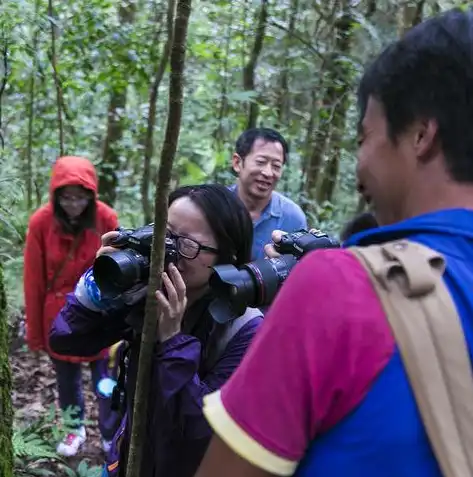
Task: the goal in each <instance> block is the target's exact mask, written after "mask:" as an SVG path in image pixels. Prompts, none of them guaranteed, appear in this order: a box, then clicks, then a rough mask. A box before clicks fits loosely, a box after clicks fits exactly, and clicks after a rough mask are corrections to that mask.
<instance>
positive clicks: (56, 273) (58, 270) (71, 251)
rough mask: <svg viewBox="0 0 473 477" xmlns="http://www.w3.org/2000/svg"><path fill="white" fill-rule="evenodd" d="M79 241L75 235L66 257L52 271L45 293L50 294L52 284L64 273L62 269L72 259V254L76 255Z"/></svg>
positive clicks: (78, 237)
mask: <svg viewBox="0 0 473 477" xmlns="http://www.w3.org/2000/svg"><path fill="white" fill-rule="evenodd" d="M79 241H80V236H79V235H76V236H75V237H74V240H73V241H72V243H71V246H70V248H69V251H68V252H67V255H66V257H65V258H64V260H63V261H62V262H61V263H60V264H59V267H57V268H56V270H55V271H54V274H53V276H52V278H51V280H49V281H48V283H47V285H46V291H48V292H50V291H51V290H52V289H53V287H54V284H55V283H56V280H57V279H58V278H59V277H60V276H61V273H62V272H63V271H64V268H65V267H66V265H67V263H68V262H70V261H71V260H72V259H73V258H74V254H75V253H76V250H77V246H78V245H79Z"/></svg>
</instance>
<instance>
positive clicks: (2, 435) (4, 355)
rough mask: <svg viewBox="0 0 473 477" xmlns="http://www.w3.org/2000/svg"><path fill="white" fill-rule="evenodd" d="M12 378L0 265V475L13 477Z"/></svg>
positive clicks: (5, 305)
mask: <svg viewBox="0 0 473 477" xmlns="http://www.w3.org/2000/svg"><path fill="white" fill-rule="evenodd" d="M11 391H12V378H11V371H10V363H9V361H8V323H7V298H6V295H5V287H4V282H3V267H2V265H1V264H0V449H1V452H0V475H1V476H2V477H13V446H12V440H11V439H12V432H13V431H12V426H13V408H12V402H11Z"/></svg>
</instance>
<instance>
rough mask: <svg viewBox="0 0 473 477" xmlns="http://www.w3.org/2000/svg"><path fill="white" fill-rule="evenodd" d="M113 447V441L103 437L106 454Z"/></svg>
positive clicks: (103, 447)
mask: <svg viewBox="0 0 473 477" xmlns="http://www.w3.org/2000/svg"><path fill="white" fill-rule="evenodd" d="M111 448H112V441H108V440H107V439H102V449H103V451H104V452H105V454H108V453H109V452H110V449H111Z"/></svg>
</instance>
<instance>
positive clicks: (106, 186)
mask: <svg viewBox="0 0 473 477" xmlns="http://www.w3.org/2000/svg"><path fill="white" fill-rule="evenodd" d="M135 14H136V0H125V1H123V2H121V4H120V7H119V9H118V16H119V20H120V24H121V25H124V24H132V23H133V22H134V20H135ZM120 83H122V84H120V85H118V86H117V87H115V88H113V90H112V91H111V95H110V103H109V106H108V111H107V133H106V136H105V141H104V144H103V151H102V162H101V164H100V168H99V192H100V198H101V199H102V200H103V201H104V202H106V203H107V204H109V205H111V206H113V205H114V204H115V200H116V198H117V185H118V177H117V171H118V170H119V169H120V153H119V150H118V145H119V143H120V141H121V139H122V137H123V132H124V128H125V126H124V121H123V114H124V111H125V108H126V101H127V85H126V84H125V85H123V83H126V79H125V77H124V78H123V81H122V82H120Z"/></svg>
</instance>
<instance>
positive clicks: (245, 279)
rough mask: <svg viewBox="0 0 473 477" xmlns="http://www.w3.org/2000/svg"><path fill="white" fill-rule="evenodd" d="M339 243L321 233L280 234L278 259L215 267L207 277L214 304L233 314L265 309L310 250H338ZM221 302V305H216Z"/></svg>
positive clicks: (277, 248) (303, 231)
mask: <svg viewBox="0 0 473 477" xmlns="http://www.w3.org/2000/svg"><path fill="white" fill-rule="evenodd" d="M338 247H340V243H339V242H338V241H337V240H335V239H334V238H331V237H329V236H328V235H327V234H325V233H323V232H320V231H312V232H308V231H307V230H299V231H297V232H294V233H291V234H287V235H283V236H282V239H281V242H279V243H278V244H274V248H275V249H276V250H277V251H278V252H279V253H280V254H281V256H280V257H277V258H270V259H265V258H263V259H259V260H255V261H254V262H250V263H247V264H245V265H243V266H242V267H241V268H240V269H238V268H236V267H235V266H233V265H217V266H215V267H213V270H214V273H213V274H212V276H211V277H210V287H211V289H212V290H213V292H214V294H215V296H216V297H217V300H216V303H215V305H214V308H215V310H217V308H218V307H225V309H227V310H228V305H226V304H225V303H229V304H230V309H231V311H232V312H233V313H234V314H235V315H236V316H240V315H242V314H243V313H244V312H245V310H246V308H247V307H249V306H250V307H256V308H258V307H265V306H268V305H270V304H271V302H272V301H273V300H274V297H275V296H276V294H277V292H278V290H279V288H280V287H281V285H282V284H283V282H284V280H286V278H287V277H288V275H289V273H290V272H291V270H292V269H293V268H294V266H295V265H296V263H297V262H298V261H299V259H300V258H301V257H302V256H303V255H304V254H306V253H307V252H310V251H312V250H317V249H321V248H338ZM218 303H220V305H219V304H218Z"/></svg>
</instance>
